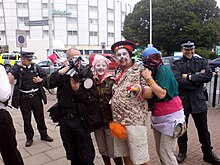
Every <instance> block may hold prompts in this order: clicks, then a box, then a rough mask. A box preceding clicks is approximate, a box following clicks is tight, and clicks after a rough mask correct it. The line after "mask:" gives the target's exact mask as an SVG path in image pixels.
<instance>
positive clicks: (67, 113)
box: [61, 107, 80, 119]
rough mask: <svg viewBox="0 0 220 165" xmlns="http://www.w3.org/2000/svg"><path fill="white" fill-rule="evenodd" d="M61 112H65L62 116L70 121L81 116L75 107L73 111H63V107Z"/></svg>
mask: <svg viewBox="0 0 220 165" xmlns="http://www.w3.org/2000/svg"><path fill="white" fill-rule="evenodd" d="M61 111H62V112H63V114H62V116H65V117H67V118H68V119H73V118H75V117H79V116H80V115H79V113H78V111H77V107H73V108H71V109H65V108H64V109H62V107H61ZM62 112H61V113H62Z"/></svg>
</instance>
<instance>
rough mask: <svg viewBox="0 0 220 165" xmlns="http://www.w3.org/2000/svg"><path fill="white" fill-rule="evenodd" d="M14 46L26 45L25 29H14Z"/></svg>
mask: <svg viewBox="0 0 220 165" xmlns="http://www.w3.org/2000/svg"><path fill="white" fill-rule="evenodd" d="M16 47H25V48H26V47H27V41H26V31H25V30H18V29H17V30H16Z"/></svg>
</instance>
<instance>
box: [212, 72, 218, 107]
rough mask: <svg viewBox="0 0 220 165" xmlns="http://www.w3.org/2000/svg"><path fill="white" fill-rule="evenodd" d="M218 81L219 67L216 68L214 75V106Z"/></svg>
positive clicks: (213, 104)
mask: <svg viewBox="0 0 220 165" xmlns="http://www.w3.org/2000/svg"><path fill="white" fill-rule="evenodd" d="M217 82H218V69H216V70H215V76H214V87H213V96H212V107H215V100H216V90H217Z"/></svg>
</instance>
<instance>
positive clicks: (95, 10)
mask: <svg viewBox="0 0 220 165" xmlns="http://www.w3.org/2000/svg"><path fill="white" fill-rule="evenodd" d="M89 11H90V12H97V11H98V9H97V6H89Z"/></svg>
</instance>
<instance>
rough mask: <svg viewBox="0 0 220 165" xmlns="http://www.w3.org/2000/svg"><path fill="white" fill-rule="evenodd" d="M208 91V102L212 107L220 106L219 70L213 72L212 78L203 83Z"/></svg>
mask: <svg viewBox="0 0 220 165" xmlns="http://www.w3.org/2000/svg"><path fill="white" fill-rule="evenodd" d="M205 86H206V88H207V91H208V96H209V99H208V103H209V104H211V106H212V107H220V71H219V72H216V73H215V72H214V73H213V77H212V80H211V81H210V82H209V83H206V84H205Z"/></svg>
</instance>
